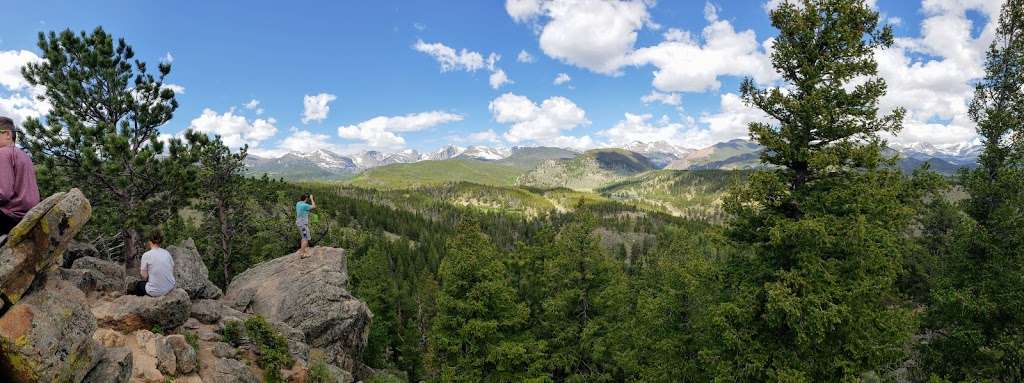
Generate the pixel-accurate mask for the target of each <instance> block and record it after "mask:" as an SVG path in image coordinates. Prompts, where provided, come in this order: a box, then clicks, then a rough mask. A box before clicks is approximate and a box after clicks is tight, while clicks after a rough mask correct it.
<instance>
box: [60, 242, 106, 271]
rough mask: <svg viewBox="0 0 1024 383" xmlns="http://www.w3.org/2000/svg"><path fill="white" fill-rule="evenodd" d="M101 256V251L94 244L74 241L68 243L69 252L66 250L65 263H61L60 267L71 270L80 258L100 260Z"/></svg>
mask: <svg viewBox="0 0 1024 383" xmlns="http://www.w3.org/2000/svg"><path fill="white" fill-rule="evenodd" d="M99 256H100V251H99V249H97V248H96V246H94V245H93V244H91V243H88V242H79V241H75V240H72V241H71V242H69V243H68V248H67V250H64V261H63V262H61V265H60V267H63V268H65V269H69V268H71V265H73V264H74V263H75V261H76V260H78V259H79V258H82V257H93V258H99Z"/></svg>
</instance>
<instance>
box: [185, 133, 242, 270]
mask: <svg viewBox="0 0 1024 383" xmlns="http://www.w3.org/2000/svg"><path fill="white" fill-rule="evenodd" d="M247 152H248V146H245V147H242V148H241V149H240V150H239V151H238V152H237V153H232V152H231V150H230V149H229V148H228V147H227V146H226V145H224V143H223V142H222V141H221V139H220V137H215V138H214V139H213V140H210V142H209V143H208V144H207V145H203V146H201V147H199V152H198V158H199V164H200V167H199V178H200V186H201V187H200V188H199V197H200V198H199V202H198V208H199V211H201V212H203V214H204V215H205V216H204V217H203V218H204V219H203V226H204V227H203V232H204V233H206V235H207V236H208V240H209V243H210V244H211V246H209V247H208V250H207V253H206V256H207V257H216V258H217V259H218V261H219V262H214V263H215V264H216V263H219V264H220V266H221V273H222V278H216V279H220V282H221V287H225V288H226V287H227V285H228V284H229V283H231V277H232V267H231V266H232V264H233V262H234V260H233V258H234V255H235V253H236V251H237V247H238V246H237V242H238V241H240V240H241V238H243V237H244V236H245V235H246V234H247V233H248V231H249V229H251V224H250V222H251V217H250V216H251V215H252V210H251V209H249V208H248V207H247V206H246V203H247V201H248V200H249V195H248V190H247V189H249V188H247V187H246V186H248V183H247V182H246V180H245V178H244V175H243V173H244V172H245V157H246V154H247ZM211 250H212V251H211Z"/></svg>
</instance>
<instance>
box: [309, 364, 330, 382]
mask: <svg viewBox="0 0 1024 383" xmlns="http://www.w3.org/2000/svg"><path fill="white" fill-rule="evenodd" d="M309 382H310V383H330V382H334V375H332V374H331V370H330V369H329V368H327V363H324V361H322V360H318V361H315V362H313V364H312V365H310V366H309Z"/></svg>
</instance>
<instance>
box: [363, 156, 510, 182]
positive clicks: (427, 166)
mask: <svg viewBox="0 0 1024 383" xmlns="http://www.w3.org/2000/svg"><path fill="white" fill-rule="evenodd" d="M522 173H523V171H522V170H521V169H518V168H516V167H513V166H509V165H503V164H498V163H495V162H485V161H477V160H468V159H453V160H444V161H421V162H416V163H411V164H394V165H388V166H381V167H379V168H373V169H370V170H367V171H365V172H363V173H362V174H359V175H358V176H356V177H355V178H353V179H352V180H350V181H349V183H350V184H351V185H354V186H361V187H372V188H385V189H402V188H412V187H418V186H426V185H439V184H444V183H449V182H472V183H477V184H482V185H494V186H510V185H513V184H514V183H515V180H516V177H518V176H519V175H520V174H522Z"/></svg>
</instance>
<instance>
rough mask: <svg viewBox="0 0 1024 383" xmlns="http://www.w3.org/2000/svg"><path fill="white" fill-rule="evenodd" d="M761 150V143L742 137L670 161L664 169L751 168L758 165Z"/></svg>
mask: <svg viewBox="0 0 1024 383" xmlns="http://www.w3.org/2000/svg"><path fill="white" fill-rule="evenodd" d="M762 150H764V148H763V147H762V146H761V145H758V144H756V143H754V142H751V141H747V140H742V139H735V140H732V141H727V142H719V143H717V144H714V145H711V146H709V147H707V148H704V149H700V150H695V151H693V152H690V153H688V154H686V155H685V156H683V157H682V158H680V159H678V160H675V161H672V162H671V163H670V164H668V166H667V167H666V169H671V170H686V169H751V168H756V167H758V166H760V164H761V162H760V160H759V156H760V153H761V151H762Z"/></svg>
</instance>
